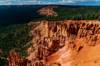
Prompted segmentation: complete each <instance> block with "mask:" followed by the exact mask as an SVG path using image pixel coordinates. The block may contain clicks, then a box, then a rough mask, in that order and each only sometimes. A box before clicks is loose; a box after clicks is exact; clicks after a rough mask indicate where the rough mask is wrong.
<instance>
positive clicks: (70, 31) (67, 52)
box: [12, 20, 100, 66]
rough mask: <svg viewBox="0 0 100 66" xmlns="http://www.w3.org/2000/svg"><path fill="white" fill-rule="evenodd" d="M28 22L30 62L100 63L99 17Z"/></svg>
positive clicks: (60, 65) (40, 65)
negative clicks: (95, 18)
mask: <svg viewBox="0 0 100 66" xmlns="http://www.w3.org/2000/svg"><path fill="white" fill-rule="evenodd" d="M29 25H31V26H32V30H31V31H30V33H29V34H30V36H31V37H32V40H31V41H30V43H31V46H30V47H29V48H28V49H27V52H28V57H27V58H26V60H27V61H26V63H27V64H28V66H44V65H45V66H100V52H99V48H100V21H97V20H65V21H46V20H44V21H40V22H38V23H37V25H36V26H35V27H34V23H32V22H31V23H29ZM22 60H23V59H22ZM23 62H24V60H23ZM20 64H22V63H20ZM27 64H26V65H27ZM12 66H14V65H12ZM16 66H17V65H16ZM20 66H21V65H20Z"/></svg>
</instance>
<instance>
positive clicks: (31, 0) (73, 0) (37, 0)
mask: <svg viewBox="0 0 100 66" xmlns="http://www.w3.org/2000/svg"><path fill="white" fill-rule="evenodd" d="M39 4H41V5H42V4H43V5H47V4H58V5H99V6H100V0H0V5H39Z"/></svg>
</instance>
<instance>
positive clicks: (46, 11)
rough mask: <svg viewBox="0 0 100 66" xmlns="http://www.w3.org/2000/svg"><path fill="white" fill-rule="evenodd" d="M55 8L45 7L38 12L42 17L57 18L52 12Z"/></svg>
mask: <svg viewBox="0 0 100 66" xmlns="http://www.w3.org/2000/svg"><path fill="white" fill-rule="evenodd" d="M55 8H57V6H46V7H43V8H41V9H39V10H38V13H39V14H40V15H44V16H58V14H57V13H56V12H55V11H54V9H55Z"/></svg>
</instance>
